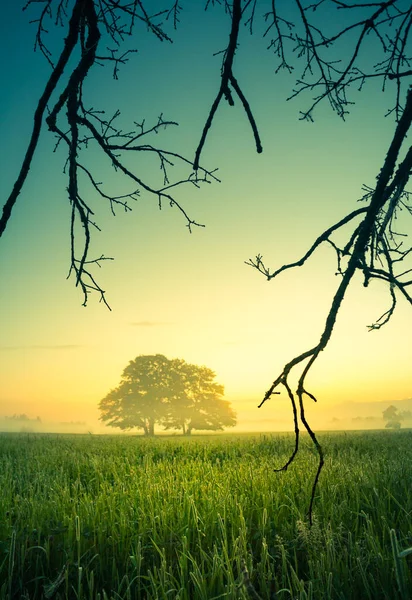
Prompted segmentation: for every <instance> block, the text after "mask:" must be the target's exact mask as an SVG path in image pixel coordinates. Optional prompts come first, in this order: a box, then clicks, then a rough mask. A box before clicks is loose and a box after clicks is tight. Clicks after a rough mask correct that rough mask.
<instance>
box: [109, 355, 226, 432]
mask: <svg viewBox="0 0 412 600" xmlns="http://www.w3.org/2000/svg"><path fill="white" fill-rule="evenodd" d="M215 377H216V374H215V373H214V372H213V371H212V370H211V369H209V368H208V367H204V366H198V365H193V364H189V363H187V362H185V361H184V360H182V359H179V358H174V359H168V358H166V356H163V355H162V354H156V355H146V356H143V355H141V356H138V357H137V358H135V359H134V360H132V361H130V362H129V364H128V365H127V367H126V368H125V369H124V371H123V373H122V376H121V381H120V383H119V385H118V386H117V387H116V388H114V389H113V390H111V391H110V392H109V393H108V394H107V396H105V397H104V398H103V399H102V400H101V401H100V403H99V410H100V412H101V415H100V417H99V418H100V420H101V421H103V422H105V423H106V424H107V425H108V426H110V427H118V428H120V429H123V430H127V429H133V428H137V429H142V430H143V433H144V435H145V436H153V435H154V434H155V425H156V424H157V425H160V426H162V427H163V428H164V429H166V430H168V429H177V430H181V431H182V433H183V435H191V433H192V431H193V430H195V429H197V430H203V431H219V430H220V431H221V430H223V428H224V427H233V426H234V425H236V413H235V412H234V411H233V410H232V408H231V406H230V402H228V401H227V400H224V399H223V396H224V387H223V386H222V385H220V384H218V383H217V382H216V381H215Z"/></svg>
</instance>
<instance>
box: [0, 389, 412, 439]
mask: <svg viewBox="0 0 412 600" xmlns="http://www.w3.org/2000/svg"><path fill="white" fill-rule="evenodd" d="M248 404H249V405H250V402H248ZM236 406H237V404H236V402H233V407H234V408H236ZM389 406H394V407H395V408H396V409H398V411H399V412H400V413H410V412H411V411H412V398H409V399H405V400H393V401H390V400H388V401H386V402H342V403H340V404H337V405H336V406H332V407H331V406H330V405H329V406H328V405H326V406H322V403H321V402H319V403H318V404H308V405H307V407H306V413H307V415H308V416H309V417H310V420H311V424H312V426H313V429H314V430H318V431H322V430H323V431H342V430H346V431H350V430H372V429H384V428H385V425H386V423H385V420H384V419H383V417H382V413H383V411H384V410H386V409H387V408H388V407H389ZM96 412H97V411H96ZM78 417H79V418H78V419H74V420H72V421H69V420H68V421H56V420H53V419H47V418H45V419H43V417H42V416H41V415H39V416H31V415H27V414H25V413H23V414H16V415H2V416H0V431H2V432H15V433H93V434H116V433H118V434H124V433H125V432H122V431H121V430H120V429H116V428H113V427H107V426H105V425H104V424H103V423H101V422H100V421H98V418H97V415H96V419H95V420H93V419H89V418H87V419H82V415H81V414H79V415H78ZM401 425H402V428H404V429H407V428H410V427H412V416H411V415H408V416H407V417H406V418H405V419H404V420H402V423H401ZM292 430H293V421H292V413H291V410H290V407H289V406H288V404H287V401H286V400H282V402H280V401H277V400H274V401H273V402H272V403H271V404H268V405H267V406H265V407H264V408H262V409H258V408H257V407H254V408H249V409H248V410H247V411H246V410H245V411H243V412H241V413H240V414H239V418H238V424H237V425H236V427H233V428H231V429H230V430H228V431H230V432H233V433H236V432H271V431H273V432H279V431H283V432H287V431H292ZM126 433H133V434H137V435H140V434H141V431H138V430H136V429H131V430H129V431H126ZM200 433H202V432H200ZM207 433H208V434H209V435H210V434H213V435H219V432H207ZM156 434H158V435H176V436H179V435H181V434H180V432H171V431H164V430H163V429H162V428H161V427H160V426H159V427H158V428H157V430H156ZM194 435H196V433H194Z"/></svg>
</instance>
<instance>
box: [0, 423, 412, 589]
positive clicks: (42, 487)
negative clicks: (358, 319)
mask: <svg viewBox="0 0 412 600" xmlns="http://www.w3.org/2000/svg"><path fill="white" fill-rule="evenodd" d="M319 439H320V441H321V443H322V444H323V446H324V450H325V454H326V465H325V469H324V471H323V472H322V475H321V480H320V485H319V488H318V492H317V497H316V502H315V513H314V524H313V526H312V527H311V528H310V527H309V526H308V522H307V518H306V512H307V508H308V502H309V499H310V492H311V484H312V477H313V475H314V473H315V469H316V454H315V452H314V451H313V449H312V447H311V445H310V443H309V440H308V439H306V438H303V441H302V452H301V453H300V455H299V456H298V459H297V460H296V462H295V463H294V464H293V465H292V466H291V467H290V468H289V469H288V471H287V472H284V473H274V472H273V469H274V468H276V467H279V466H281V464H282V461H285V459H286V458H287V456H288V454H289V453H290V450H291V449H292V447H293V438H292V437H291V436H290V435H287V434H285V435H281V434H276V435H268V434H266V435H260V436H259V435H255V436H247V435H239V436H236V435H230V436H225V435H222V436H217V435H216V436H204V437H203V436H194V437H193V438H192V439H184V438H180V437H164V438H156V439H143V438H142V437H137V436H132V435H130V436H93V435H88V436H87V435H52V434H50V435H46V434H0V600H6V599H7V600H16V599H27V600H28V599H30V600H37V599H40V598H46V599H50V598H55V599H56V600H58V599H66V598H67V599H69V598H70V599H73V600H75V599H77V600H80V599H87V600H98V599H99V600H108V599H110V600H123V599H124V600H132V599H136V600H149V599H153V600H154V599H162V600H217V599H218V598H221V599H232V600H234V599H239V600H242V599H243V600H246V599H248V598H257V597H258V596H259V597H260V598H261V599H262V600H266V599H274V598H276V599H280V600H289V599H299V600H309V599H312V600H323V599H325V600H326V599H328V600H329V599H336V600H351V599H353V600H367V599H370V600H379V599H388V600H406V599H407V598H412V594H411V590H412V569H411V567H412V554H409V555H407V553H404V555H401V556H399V554H400V552H401V551H402V550H405V549H407V548H410V547H411V546H412V443H411V442H412V432H411V431H399V432H389V431H382V432H364V433H347V434H345V433H339V434H337V433H336V434H326V433H324V434H321V435H320V436H319ZM405 554H406V555H405Z"/></svg>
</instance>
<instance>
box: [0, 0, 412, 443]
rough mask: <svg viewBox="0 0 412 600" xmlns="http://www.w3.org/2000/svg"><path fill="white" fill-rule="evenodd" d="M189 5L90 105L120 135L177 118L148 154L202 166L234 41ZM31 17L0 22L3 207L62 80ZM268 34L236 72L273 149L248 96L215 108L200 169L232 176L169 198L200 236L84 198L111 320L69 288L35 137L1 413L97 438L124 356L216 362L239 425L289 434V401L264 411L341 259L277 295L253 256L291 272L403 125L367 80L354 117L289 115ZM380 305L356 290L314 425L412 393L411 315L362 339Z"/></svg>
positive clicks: (107, 176)
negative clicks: (351, 406) (138, 125)
mask: <svg viewBox="0 0 412 600" xmlns="http://www.w3.org/2000/svg"><path fill="white" fill-rule="evenodd" d="M182 5H183V7H184V10H183V11H182V12H181V15H180V20H181V22H180V24H179V28H178V30H177V31H176V32H173V30H172V29H170V31H171V33H172V35H173V38H174V42H173V44H168V43H167V42H163V43H160V42H158V41H157V40H156V39H155V38H153V36H150V35H149V34H148V33H147V32H146V31H145V30H144V29H140V30H138V31H139V35H137V37H136V40H135V42H134V43H135V47H137V48H138V52H137V53H136V54H134V55H132V56H131V58H130V61H129V62H128V63H127V65H124V66H123V67H122V68H121V70H120V74H119V80H118V81H113V79H112V76H111V71H110V68H107V67H105V68H102V67H96V68H95V70H94V71H93V72H92V73H91V74H90V77H89V79H88V83H87V86H86V90H85V95H86V97H87V98H88V101H89V105H90V106H94V107H95V108H102V109H105V110H107V114H109V113H112V112H114V110H115V109H116V108H117V107H118V108H119V109H120V110H121V117H120V118H121V122H122V124H123V123H124V129H125V130H127V129H128V128H129V129H130V123H132V122H133V121H137V122H141V121H142V120H143V119H145V120H146V123H147V124H154V123H155V122H156V121H157V118H158V116H159V115H160V114H163V116H164V118H165V119H170V120H173V121H176V122H178V123H179V126H178V127H173V128H168V129H167V130H165V131H161V132H159V133H158V134H157V135H156V136H153V138H152V139H151V140H150V142H151V143H153V144H154V143H157V144H159V145H162V147H163V148H165V149H169V150H173V151H178V152H181V153H182V154H184V155H185V156H187V157H188V158H190V159H193V157H194V152H195V148H196V146H197V143H198V141H199V139H200V135H201V131H202V128H203V125H204V122H205V119H206V117H207V114H208V111H209V108H210V105H211V103H212V101H213V99H214V96H215V94H216V92H217V89H218V86H219V76H220V64H221V55H218V56H214V54H215V53H216V52H218V51H220V50H222V49H224V48H225V45H226V43H227V38H228V31H229V27H230V22H229V19H228V17H227V15H225V13H224V11H223V10H222V8H221V7H219V6H216V7H214V8H211V9H210V10H208V11H207V12H204V10H203V6H204V4H203V3H202V2H199V3H189V2H186V3H182ZM22 6H23V3H22V2H21V3H20V2H15V3H7V5H6V3H3V4H2V9H1V10H2V12H3V14H4V13H6V14H7V18H3V19H1V29H2V31H1V37H0V44H1V52H2V56H5V57H7V61H6V63H5V65H4V67H3V78H4V81H7V85H6V86H3V90H2V94H1V97H0V114H1V135H2V137H1V147H2V160H1V161H0V189H1V195H2V198H7V196H8V194H9V193H10V190H11V188H12V186H13V184H14V181H15V179H16V176H17V173H18V171H19V168H20V165H21V162H22V159H23V156H24V152H25V150H26V146H27V140H28V137H29V135H30V131H31V125H32V118H33V111H34V109H35V107H36V104H37V101H38V98H39V96H40V94H41V92H42V89H43V86H44V83H45V81H46V80H47V77H48V75H49V72H50V68H49V66H48V64H47V62H46V61H45V60H44V58H43V57H42V56H41V54H40V53H39V52H36V53H34V52H33V42H34V36H35V25H33V24H30V23H29V21H30V19H33V18H35V15H36V5H34V6H33V7H29V10H27V11H25V12H22V11H21V7H22ZM37 8H38V7H37ZM256 29H257V30H256V32H255V33H254V35H253V36H250V34H249V32H248V30H247V28H244V27H242V30H241V37H240V47H239V49H238V52H237V55H236V58H235V75H236V76H237V78H238V80H239V83H240V85H241V86H242V89H243V91H244V93H245V94H246V96H247V98H248V100H249V103H250V105H251V107H252V109H253V113H254V116H255V119H256V121H257V124H258V127H259V130H260V134H261V138H262V144H263V153H262V154H259V155H258V154H256V151H255V148H254V142H253V138H252V135H251V131H250V127H249V124H248V122H247V119H246V116H245V114H244V112H243V111H242V108H241V106H240V105H239V102H236V103H235V106H234V107H229V106H227V105H225V104H222V105H221V106H220V108H219V110H218V113H217V116H216V119H215V121H214V123H213V127H212V130H211V132H210V134H209V137H208V139H207V143H206V146H205V149H204V152H203V154H202V159H201V163H202V164H204V165H205V166H206V167H207V168H209V169H213V168H216V167H218V168H219V171H218V176H219V178H220V179H221V183H213V184H210V185H203V186H202V187H201V189H200V190H197V189H196V188H194V186H191V185H186V187H180V188H176V189H175V197H176V199H177V200H178V201H179V202H181V204H182V205H183V206H184V207H185V209H186V210H187V212H188V213H189V214H190V216H191V217H193V218H194V219H195V220H196V221H197V222H199V223H202V224H204V225H205V227H204V228H200V227H199V228H196V227H195V228H194V229H193V231H192V233H189V231H188V229H187V227H186V223H185V221H184V218H183V217H182V215H181V214H180V213H179V211H178V210H176V208H173V207H169V206H167V205H165V206H163V207H162V210H160V211H159V208H158V205H157V200H156V198H153V197H150V196H149V195H147V194H146V195H145V194H141V197H140V198H139V200H138V201H137V202H136V203H134V204H133V210H132V212H130V213H127V214H125V213H124V212H122V211H121V210H118V212H117V214H116V216H115V217H113V216H112V215H111V213H110V209H109V207H108V206H107V205H104V204H103V203H102V202H100V201H99V200H97V199H96V198H93V196H92V194H91V192H89V193H90V194H91V195H90V198H91V202H92V203H93V206H94V207H95V209H96V220H97V222H98V224H99V226H100V228H101V232H98V231H96V232H93V242H92V252H93V254H94V255H95V256H100V255H101V254H104V255H105V256H110V257H114V258H115V260H114V261H110V262H109V261H107V262H106V263H105V264H104V265H103V267H102V269H101V270H99V273H98V277H99V282H100V283H101V285H102V286H103V288H104V289H105V290H106V293H107V299H108V302H109V304H110V306H111V308H112V310H111V311H109V310H107V309H106V308H105V306H104V305H103V304H101V303H99V302H98V296H97V295H95V296H91V297H90V299H89V303H88V306H87V307H83V306H82V296H81V293H80V291H79V290H78V289H76V288H75V285H74V281H73V279H72V278H71V279H68V280H67V279H66V277H67V273H68V268H69V261H70V232H69V225H70V222H69V215H70V211H69V204H68V199H67V192H66V188H67V180H66V177H65V175H64V174H63V172H62V171H63V166H64V153H63V152H62V151H60V150H58V151H57V152H53V149H54V144H55V140H54V139H53V136H52V135H51V134H50V133H49V132H47V131H46V129H44V130H43V132H42V135H41V139H40V143H39V146H38V149H37V153H36V156H35V159H34V161H33V164H32V167H31V170H30V174H29V177H28V179H27V181H26V184H25V186H24V188H23V191H22V193H21V195H20V197H19V199H18V202H17V204H16V207H15V209H14V211H13V215H12V218H11V220H10V222H9V224H8V227H7V230H6V232H5V234H4V235H3V236H2V238H1V239H0V281H1V284H0V286H1V288H0V315H1V336H0V419H1V417H2V416H6V415H13V414H21V413H25V414H27V415H28V416H29V417H30V418H35V417H37V416H40V417H41V419H42V421H44V422H50V423H51V422H54V423H63V422H64V423H66V424H67V423H70V422H78V421H80V422H82V423H86V425H87V429H89V430H92V431H96V432H98V431H105V429H104V427H103V425H102V424H101V423H99V421H98V417H99V411H98V403H99V401H100V400H101V399H102V398H103V397H104V396H105V395H106V394H107V393H108V392H109V391H110V390H111V389H113V388H114V387H116V386H117V385H118V383H119V381H120V376H121V373H122V371H123V369H124V368H125V367H126V366H127V364H128V362H129V361H130V360H132V359H134V358H135V357H136V356H139V355H142V354H157V353H159V354H164V355H166V356H167V357H168V358H183V359H184V360H186V361H187V362H191V363H195V364H199V365H206V366H207V367H209V368H211V369H213V370H214V371H215V372H216V379H217V381H218V382H219V383H221V384H222V385H224V386H225V397H226V399H227V400H229V401H230V402H231V403H232V407H233V408H234V410H235V411H236V412H237V414H238V426H237V430H239V431H240V430H244V431H246V430H252V429H253V430H255V429H261V430H264V431H268V430H272V429H279V428H281V429H282V430H284V429H293V425H292V422H291V417H290V415H289V412H288V410H289V409H288V406H289V405H288V400H287V398H286V395H285V394H284V393H282V394H281V395H280V396H275V397H274V398H273V399H272V400H271V401H270V402H267V403H266V405H265V406H264V407H262V408H261V409H258V408H257V405H258V403H259V402H260V400H261V399H262V397H263V394H264V392H265V391H266V390H267V389H268V387H269V386H270V384H271V382H272V381H273V380H274V379H275V378H276V377H277V375H278V374H279V373H280V372H281V370H282V367H283V365H284V364H285V363H286V362H288V361H289V360H290V359H291V358H293V357H294V356H295V355H297V354H300V353H301V352H303V351H304V350H306V349H308V348H310V347H312V346H313V345H315V344H316V343H317V341H318V340H319V337H320V334H321V333H322V330H323V326H324V322H325V319H326V315H327V311H328V308H329V305H330V303H331V300H332V297H333V295H334V292H335V290H336V287H337V283H338V278H337V277H336V275H335V273H336V262H335V256H334V254H333V251H332V249H331V248H326V247H325V248H320V249H319V250H318V251H317V253H316V254H315V255H314V256H313V257H312V259H311V260H310V261H309V262H308V263H307V264H306V265H305V266H304V267H301V268H299V269H296V270H292V271H289V272H287V273H284V274H282V275H280V276H279V278H278V279H275V280H273V281H271V282H268V281H266V280H265V278H264V277H263V276H262V275H260V274H259V273H258V272H257V271H256V270H254V269H252V268H251V267H250V266H247V265H246V264H245V261H247V260H248V259H250V258H253V257H255V256H256V255H257V254H259V253H260V254H262V255H263V257H264V260H265V262H266V263H267V264H268V265H269V266H270V267H271V268H273V269H274V268H276V267H278V266H281V265H283V264H285V263H288V262H292V261H294V260H296V259H298V258H300V257H301V255H302V254H304V253H305V251H306V249H307V248H308V247H309V246H310V245H311V243H312V241H313V240H314V239H315V238H316V237H317V236H318V235H319V234H320V233H321V232H322V231H323V230H324V229H325V228H327V227H329V226H330V225H332V224H333V223H334V222H336V221H337V220H339V219H340V218H342V217H343V216H345V214H346V213H348V212H350V211H351V210H355V209H356V208H358V207H359V204H357V200H358V199H359V198H360V197H361V196H362V186H363V185H364V184H367V185H371V186H373V184H374V181H375V178H376V176H377V175H378V173H379V170H380V168H381V166H382V162H383V160H384V157H385V155H386V151H387V148H388V145H389V143H390V141H391V139H392V136H393V131H394V121H393V119H392V118H390V117H388V118H385V117H384V115H385V113H386V111H387V108H388V105H389V104H390V99H389V98H388V95H387V94H382V93H381V92H380V88H379V85H378V84H374V83H371V84H369V86H367V87H366V88H365V90H364V91H362V93H358V92H354V100H356V104H354V105H353V106H351V108H350V114H349V115H348V117H347V119H346V121H345V122H343V121H342V120H341V119H339V118H338V117H337V116H336V114H334V113H333V112H332V111H331V109H330V108H329V106H327V105H326V104H324V105H322V106H321V107H320V108H319V109H318V110H317V111H316V113H315V122H314V123H308V122H304V121H301V120H299V110H302V109H304V108H306V107H307V106H308V104H309V101H310V98H309V97H299V98H297V99H295V100H293V101H290V102H286V98H287V97H288V96H289V95H290V93H291V90H292V89H293V87H294V81H295V78H296V76H295V75H294V74H292V75H291V76H289V75H288V74H287V73H285V72H280V73H279V74H275V61H274V57H273V54H271V52H270V51H268V50H267V46H268V40H267V39H266V38H265V39H263V38H262V36H261V32H262V29H263V25H261V26H260V29H259V27H257V28H256ZM63 38H64V31H63V30H57V31H56V30H55V29H54V28H51V33H50V37H49V40H50V47H51V48H52V49H56V50H58V49H59V48H61V47H62V43H63V41H62V40H63ZM16 39H19V43H18V44H16ZM132 46H133V44H132ZM371 52H374V48H373V47H372V50H371ZM366 58H367V57H366ZM56 97H57V96H56ZM137 158H138V160H137V159H135V163H134V166H135V168H136V171H137V173H138V174H140V175H141V176H142V177H143V176H144V177H146V178H147V180H148V181H150V182H157V185H160V182H161V173H160V171H159V166H158V164H157V163H155V162H154V161H153V162H152V161H149V160H148V159H147V157H141V156H139V157H137ZM87 161H88V163H87V164H89V165H90V166H91V167H92V168H93V169H94V172H95V173H96V177H97V179H101V180H102V181H104V183H105V185H106V186H107V189H109V190H111V191H112V192H113V191H115V190H116V191H117V190H120V193H124V192H125V191H131V190H132V189H133V187H131V186H130V184H126V183H125V182H124V180H122V179H121V178H119V176H118V175H117V174H116V173H114V172H113V170H112V169H111V166H110V164H108V162H107V161H106V160H104V159H102V158H101V157H100V156H99V155H98V153H97V152H96V150H94V149H93V148H92V149H91V150H90V152H89V154H88V156H87ZM177 173H180V171H177ZM388 307H389V294H388V291H387V290H386V289H385V287H384V286H383V285H380V284H379V283H377V282H372V284H371V285H370V287H369V288H367V289H365V288H364V287H363V286H362V281H361V279H360V278H356V280H355V281H354V282H353V285H352V286H351V288H350V290H349V292H348V295H347V298H346V300H345V302H344V305H343V308H342V310H341V312H340V314H339V317H338V321H337V324H336V327H335V330H334V334H333V337H332V340H331V342H330V344H329V346H328V347H327V349H326V350H325V351H324V352H323V353H322V356H321V357H320V359H319V360H318V361H317V363H316V365H315V367H314V368H313V370H312V372H311V374H310V376H309V380H308V383H309V387H310V390H311V391H312V393H314V394H315V395H316V397H317V398H318V404H317V405H316V408H315V409H313V408H311V409H310V410H311V414H312V413H313V414H314V419H315V421H316V423H317V424H318V426H319V427H323V426H324V427H328V426H330V422H329V421H327V419H323V420H322V414H325V412H323V413H322V411H326V412H327V414H328V415H329V417H330V415H331V414H333V411H334V407H337V408H336V410H337V411H338V407H340V406H342V403H353V402H355V403H356V402H358V403H365V402H366V403H367V402H370V403H376V402H383V401H388V402H392V401H400V400H404V399H409V398H411V397H412V369H411V364H412V344H411V343H410V332H411V329H412V311H411V310H410V306H408V305H407V304H406V302H403V301H402V299H400V300H399V303H398V307H397V310H396V313H395V315H394V316H393V318H392V320H391V321H390V323H389V324H388V325H386V326H385V327H384V328H383V329H381V330H380V331H378V332H376V331H375V332H369V331H368V329H367V325H370V324H371V323H372V322H373V321H374V320H376V319H377V318H378V317H379V316H380V315H381V314H382V313H383V312H384V311H385V310H386V309H387V308H388ZM329 417H328V419H329ZM109 432H110V430H109Z"/></svg>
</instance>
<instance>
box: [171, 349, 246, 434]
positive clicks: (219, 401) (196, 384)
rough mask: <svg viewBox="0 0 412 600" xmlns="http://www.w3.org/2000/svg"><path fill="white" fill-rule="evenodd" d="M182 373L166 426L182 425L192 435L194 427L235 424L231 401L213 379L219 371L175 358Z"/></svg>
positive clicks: (205, 428) (215, 428)
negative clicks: (224, 396)
mask: <svg viewBox="0 0 412 600" xmlns="http://www.w3.org/2000/svg"><path fill="white" fill-rule="evenodd" d="M172 369H173V370H176V371H177V372H178V374H179V379H180V382H179V392H178V394H177V396H176V397H175V398H174V399H173V401H172V402H171V403H170V405H169V407H168V413H167V416H166V417H165V418H164V419H163V420H162V423H163V425H164V426H165V428H166V429H181V430H182V431H183V434H184V435H190V434H191V433H192V431H193V430H194V429H198V430H203V431H221V430H223V429H224V427H233V426H234V425H236V416H235V413H234V411H233V410H232V408H231V407H230V403H229V402H228V401H227V400H223V394H224V388H223V386H222V385H219V384H218V383H216V382H215V381H214V379H215V377H216V374H215V373H214V372H213V371H212V370H211V369H208V368H207V367H203V366H202V367H199V366H197V365H192V364H187V363H185V362H184V361H182V360H179V359H175V360H173V361H172Z"/></svg>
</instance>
